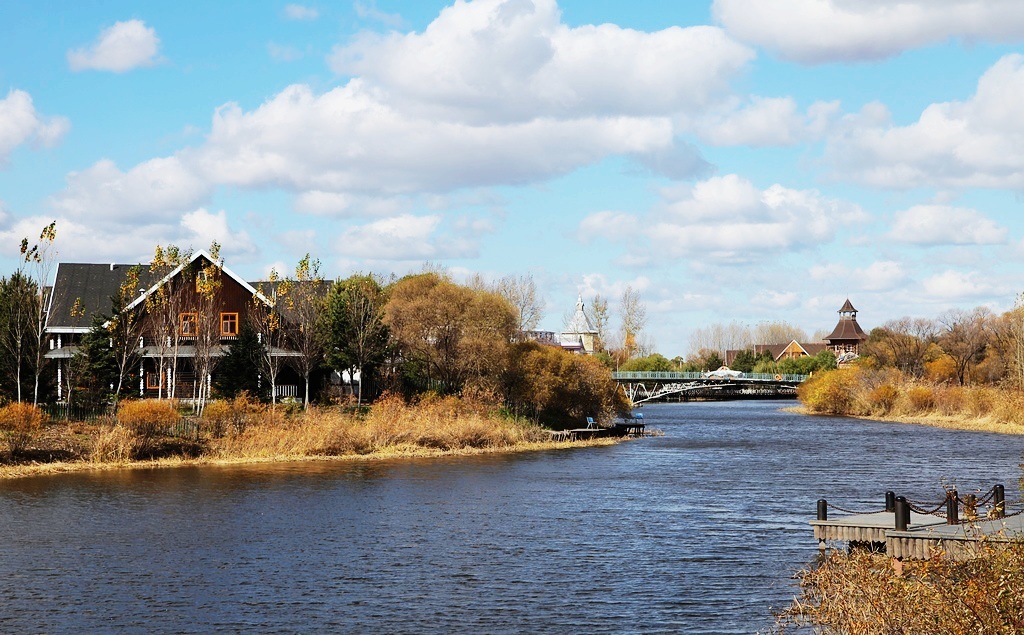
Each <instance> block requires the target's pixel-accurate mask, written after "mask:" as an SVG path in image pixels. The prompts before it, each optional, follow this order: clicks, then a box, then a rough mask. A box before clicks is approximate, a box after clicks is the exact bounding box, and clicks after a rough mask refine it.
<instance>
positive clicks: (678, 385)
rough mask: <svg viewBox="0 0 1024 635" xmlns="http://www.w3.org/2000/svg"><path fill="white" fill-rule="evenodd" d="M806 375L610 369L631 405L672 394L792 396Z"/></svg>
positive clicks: (710, 396) (719, 397) (708, 397)
mask: <svg viewBox="0 0 1024 635" xmlns="http://www.w3.org/2000/svg"><path fill="white" fill-rule="evenodd" d="M808 377H809V375H785V374H771V373H740V372H736V371H713V372H710V373H669V372H613V373H612V379H614V380H615V381H617V382H618V383H619V385H620V386H622V389H623V390H624V391H625V392H626V396H628V397H629V399H630V401H632V402H633V403H634V404H639V403H643V402H645V401H655V400H659V399H665V398H667V397H671V396H673V395H676V396H678V397H679V398H680V399H688V398H695V399H744V398H746V399H758V398H760V399H772V398H777V397H793V396H795V395H796V388H797V386H799V385H800V383H801V382H803V381H804V380H806V379H807V378H808Z"/></svg>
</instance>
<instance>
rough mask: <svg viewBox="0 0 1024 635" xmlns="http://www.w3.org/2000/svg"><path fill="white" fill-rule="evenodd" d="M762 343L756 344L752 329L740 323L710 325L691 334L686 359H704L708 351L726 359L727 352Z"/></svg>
mask: <svg viewBox="0 0 1024 635" xmlns="http://www.w3.org/2000/svg"><path fill="white" fill-rule="evenodd" d="M786 341H787V342H789V340H786ZM760 343H762V342H755V341H754V337H753V335H752V334H751V332H750V329H749V328H748V327H747V326H745V325H743V324H740V323H739V322H730V323H728V324H719V323H716V324H709V325H707V326H705V327H702V328H697V329H694V330H693V332H692V333H691V334H690V346H689V351H688V354H687V356H686V357H687V359H703V358H705V357H706V356H707V352H708V351H714V352H716V353H718V354H719V356H721V357H723V358H724V357H725V352H726V351H729V350H738V349H746V348H749V347H751V346H753V345H754V344H760Z"/></svg>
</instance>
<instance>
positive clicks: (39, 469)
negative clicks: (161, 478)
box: [0, 438, 622, 480]
mask: <svg viewBox="0 0 1024 635" xmlns="http://www.w3.org/2000/svg"><path fill="white" fill-rule="evenodd" d="M621 440H622V439H621V438H618V439H610V438H603V439H588V440H583V441H534V442H524V443H519V444H516V445H513V446H507V447H501V448H460V449H457V450H439V449H430V448H423V447H415V446H410V447H407V448H393V449H391V450H389V451H386V452H376V453H372V454H345V455H327V454H317V455H309V454H280V455H275V456H263V457H209V456H200V457H195V458H189V457H182V456H174V457H165V458H159V459H150V460H140V461H105V462H94V461H84V460H80V461H54V462H43V463H41V462H31V463H21V464H7V465H0V480H6V479H15V478H23V477H27V476H41V475H47V474H69V473H74V472H104V471H110V470H138V469H163V468H174V467H195V466H203V465H210V466H221V465H222V466H229V465H258V464H261V463H294V462H299V461H310V462H344V461H350V462H351V461H383V460H387V459H402V458H438V457H449V456H474V455H486V454H515V453H519V452H540V451H545V450H567V449H572V448H586V447H600V446H607V445H614V444H616V443H618V442H619V441H621Z"/></svg>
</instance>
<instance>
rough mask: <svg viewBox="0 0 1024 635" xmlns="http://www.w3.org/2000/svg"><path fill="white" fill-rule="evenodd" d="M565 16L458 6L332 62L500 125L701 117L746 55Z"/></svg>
mask: <svg viewBox="0 0 1024 635" xmlns="http://www.w3.org/2000/svg"><path fill="white" fill-rule="evenodd" d="M560 18H561V16H560V14H559V11H558V7H557V5H556V3H555V1H554V0H536V1H534V2H523V1H521V0H478V1H477V2H472V3H461V2H460V3H457V4H455V5H454V6H451V7H447V8H445V9H444V10H442V12H441V14H440V15H439V16H438V17H437V19H435V20H434V21H433V22H432V23H431V24H430V25H429V26H428V27H427V28H426V30H424V31H423V32H422V33H408V34H398V33H391V34H388V35H376V34H364V35H363V36H361V37H359V38H357V39H356V40H355V41H354V42H353V43H352V44H350V45H347V46H342V47H337V48H336V49H335V51H334V53H333V54H332V55H331V58H330V63H331V66H332V68H333V69H334V70H335V71H336V72H338V73H339V74H357V75H359V76H361V77H363V78H364V79H365V80H366V81H367V82H368V83H370V84H372V85H374V86H378V87H380V88H383V89H384V90H386V91H387V92H388V93H390V94H393V95H401V96H402V97H403V98H405V99H408V100H410V101H414V102H416V103H417V105H418V107H419V108H422V109H424V110H426V111H427V112H429V113H430V115H431V116H434V117H445V118H449V119H451V118H457V119H459V120H463V121H480V122H484V121H487V122H496V121H523V120H526V119H532V118H536V117H558V118H564V117H568V118H573V119H576V118H586V117H592V116H609V115H611V116H658V115H665V114H668V113H676V112H679V111H684V110H686V111H693V110H699V109H701V108H703V107H705V106H706V105H707V104H708V103H711V102H713V101H715V100H717V99H718V98H719V97H720V95H721V94H722V93H724V92H725V91H726V89H727V87H728V82H729V80H730V79H731V78H732V77H734V76H735V75H736V74H737V73H738V72H739V71H740V70H741V69H742V68H743V67H744V66H745V65H746V64H747V62H749V61H750V60H751V59H752V58H753V52H752V51H751V50H749V49H748V48H746V47H744V46H742V45H740V44H737V43H736V42H734V41H732V40H731V39H729V37H728V36H726V35H725V34H724V33H723V32H722V30H720V29H718V28H715V27H707V26H699V27H691V28H685V29H683V28H678V27H673V28H669V29H665V30H663V31H658V32H655V33H645V32H640V31H634V30H630V29H623V28H620V27H618V26H615V25H611V24H603V25H600V26H593V25H585V26H580V27H575V28H571V27H569V26H567V25H565V24H563V23H562V22H561V19H560Z"/></svg>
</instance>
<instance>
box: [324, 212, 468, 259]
mask: <svg viewBox="0 0 1024 635" xmlns="http://www.w3.org/2000/svg"><path fill="white" fill-rule="evenodd" d="M441 220H442V219H441V216H439V215H436V214H435V215H430V216H413V215H411V214H404V215H402V216H396V217H394V218H385V219H382V220H379V221H375V222H372V223H369V224H366V225H360V226H356V227H350V228H349V229H347V230H346V231H345V232H344V233H343V234H342V235H341V237H340V238H339V239H338V241H337V243H336V248H337V251H338V252H339V254H340V255H342V256H346V257H355V258H365V259H367V260H430V259H435V258H458V257H465V256H470V255H474V253H473V252H474V250H475V247H474V246H473V245H471V244H469V243H468V242H467V241H465V240H461V239H458V238H452V237H448V236H443V235H439V233H440V232H439V229H440V225H441Z"/></svg>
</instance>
